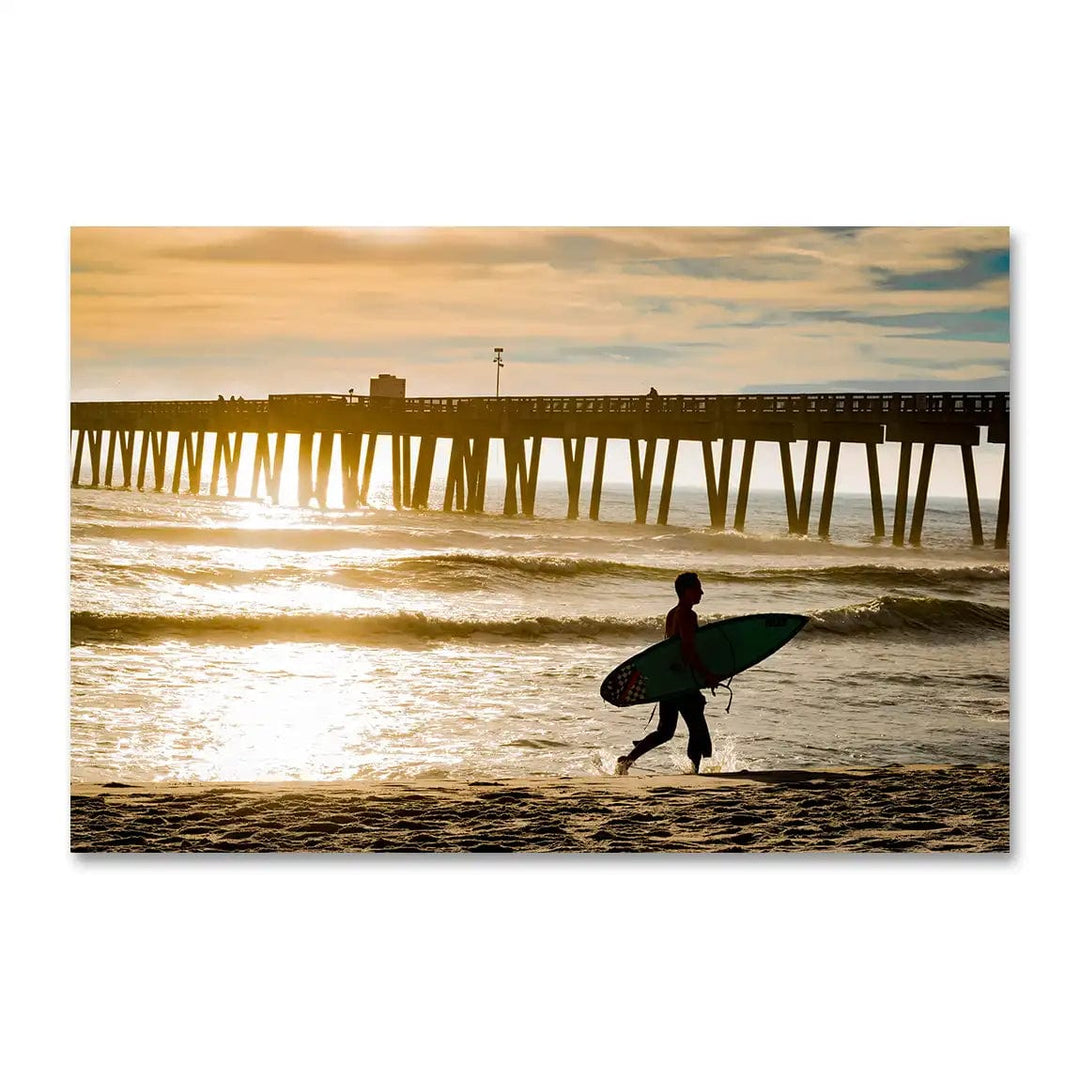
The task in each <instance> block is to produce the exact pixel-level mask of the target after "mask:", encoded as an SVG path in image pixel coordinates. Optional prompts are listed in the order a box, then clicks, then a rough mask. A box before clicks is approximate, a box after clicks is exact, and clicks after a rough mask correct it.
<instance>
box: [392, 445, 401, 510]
mask: <svg viewBox="0 0 1080 1080" xmlns="http://www.w3.org/2000/svg"><path fill="white" fill-rule="evenodd" d="M390 496H391V499H392V501H393V503H394V509H395V510H400V509H401V438H400V436H399V435H398V434H397V433H396V432H392V433H391V435H390Z"/></svg>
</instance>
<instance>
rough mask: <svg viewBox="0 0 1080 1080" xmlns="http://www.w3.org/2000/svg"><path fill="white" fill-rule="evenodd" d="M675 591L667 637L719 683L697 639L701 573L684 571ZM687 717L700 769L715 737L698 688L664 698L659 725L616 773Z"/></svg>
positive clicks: (691, 751) (689, 749)
mask: <svg viewBox="0 0 1080 1080" xmlns="http://www.w3.org/2000/svg"><path fill="white" fill-rule="evenodd" d="M675 593H676V595H677V596H678V597H679V602H678V603H677V604H676V605H675V606H674V607H673V608H672V609H671V610H670V611H669V612H668V613H667V621H666V623H665V625H664V637H666V638H672V637H678V638H679V642H680V647H681V649H682V655H683V659H684V660H685V661H686V663H687V666H688V667H689V668H690V669H691V670H692V671H694V672H696V673H697V674H698V675H699V676H700V679H701V684H702V685H703V686H709V687H712V686H716V685H717V684H718V683H719V682H720V677H719V676H718V675H716V674H715V673H714V672H712V671H710V670H709V668H708V667H707V666H706V664H705V662H704V661H703V660H702V659H701V657H700V656H699V655H698V651H697V645H696V644H695V642H694V639H695V636H696V634H697V627H698V620H697V614H696V613H695V611H694V605H695V604H699V603H700V602H701V598H702V596H704V595H705V594H704V593H703V592H702V589H701V579H700V578H699V577H698V576H697V574H693V573H685V574H680V575H679V576H678V577H677V578H676V579H675ZM680 713H682V718H683V719H684V720H685V721H686V727H687V730H688V731H689V732H690V738H689V740H688V742H687V744H686V753H687V756H688V757H689V758H690V764H691V765H693V767H694V772H697V771H698V767H699V766H700V764H701V759H702V758H703V757H712V739H711V738H710V737H709V725H708V724H707V723H706V722H705V695H704V694H702V693H700V692H699V691H697V690H689V691H687V692H686V693H685V694H679V695H678V696H677V697H672V698H666V699H665V700H663V701H661V702H660V723H659V725H658V726H657V729H656V730H655V731H653V732H650V733H649V734H648V735H646V736H645V738H644V739H635V740H634V749H633V750H631V751H630V753H629V754H624V755H623V756H622V757H621V758H619V759H618V761H616V762H615V775H616V776H625V775H626V773H627V772H628V771H629V769H630V766H631V765H632V764H633V763H634V762H635V761H637V759H638V758H639V757H641V755H642V754H647V753H648V752H649V751H650V750H652V749H653V747H655V746H660V745H661V743H666V742H667V741H668V739H670V738H671V737H672V735H674V734H675V727H676V725H677V724H678V722H679V714H680Z"/></svg>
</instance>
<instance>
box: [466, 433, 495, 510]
mask: <svg viewBox="0 0 1080 1080" xmlns="http://www.w3.org/2000/svg"><path fill="white" fill-rule="evenodd" d="M490 446H491V440H490V439H489V438H487V437H486V436H484V437H478V438H475V439H473V440H472V445H471V446H470V445H469V440H468V439H466V440H465V471H466V475H467V477H468V493H467V501H466V510H467V511H468V512H469V513H470V514H482V513H483V512H484V497H485V494H486V491H487V467H488V452H489V450H490Z"/></svg>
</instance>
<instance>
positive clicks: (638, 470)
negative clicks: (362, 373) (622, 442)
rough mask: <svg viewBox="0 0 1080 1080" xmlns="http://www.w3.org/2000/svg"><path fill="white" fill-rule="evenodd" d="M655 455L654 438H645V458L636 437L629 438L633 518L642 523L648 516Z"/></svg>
mask: <svg viewBox="0 0 1080 1080" xmlns="http://www.w3.org/2000/svg"><path fill="white" fill-rule="evenodd" d="M655 457H656V440H655V439H646V440H645V460H644V462H642V460H641V449H640V448H639V447H638V440H637V439H636V438H632V439H630V471H631V473H632V479H633V481H634V520H635V521H636V522H637V523H638V524H639V525H644V524H645V522H646V521H647V520H648V518H649V496H650V494H651V492H652V471H653V461H654V459H655Z"/></svg>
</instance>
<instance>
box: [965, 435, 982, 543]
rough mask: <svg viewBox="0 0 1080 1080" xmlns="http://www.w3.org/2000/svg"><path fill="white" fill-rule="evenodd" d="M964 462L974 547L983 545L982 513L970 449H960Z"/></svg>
mask: <svg viewBox="0 0 1080 1080" xmlns="http://www.w3.org/2000/svg"><path fill="white" fill-rule="evenodd" d="M960 456H961V458H963V461H964V487H965V488H966V489H967V501H968V517H969V518H971V542H972V544H974V545H975V547H982V545H983V528H982V513H981V512H980V510H979V489H978V485H977V484H976V482H975V459H974V458H973V456H972V453H971V447H970V446H967V445H964V446H961V447H960Z"/></svg>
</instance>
